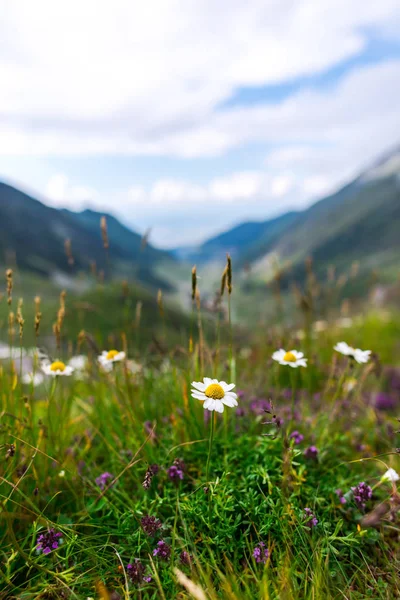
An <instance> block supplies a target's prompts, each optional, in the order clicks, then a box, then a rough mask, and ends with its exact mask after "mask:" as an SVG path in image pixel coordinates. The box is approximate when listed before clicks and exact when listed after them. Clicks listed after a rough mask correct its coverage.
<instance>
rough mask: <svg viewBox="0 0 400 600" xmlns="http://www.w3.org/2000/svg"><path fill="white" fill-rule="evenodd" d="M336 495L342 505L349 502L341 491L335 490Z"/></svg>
mask: <svg viewBox="0 0 400 600" xmlns="http://www.w3.org/2000/svg"><path fill="white" fill-rule="evenodd" d="M335 494H336V495H337V497H338V498H339V502H340V504H346V502H347V500H346V498H345V497H344V494H343V492H342V490H341V489H338V490H335Z"/></svg>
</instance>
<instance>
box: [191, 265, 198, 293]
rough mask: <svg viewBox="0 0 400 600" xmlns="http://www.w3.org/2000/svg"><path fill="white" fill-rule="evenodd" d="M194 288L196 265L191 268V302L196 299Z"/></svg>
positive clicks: (195, 284) (195, 285) (195, 283)
mask: <svg viewBox="0 0 400 600" xmlns="http://www.w3.org/2000/svg"><path fill="white" fill-rule="evenodd" d="M196 287H197V272H196V265H194V267H192V300H194V299H195V297H196Z"/></svg>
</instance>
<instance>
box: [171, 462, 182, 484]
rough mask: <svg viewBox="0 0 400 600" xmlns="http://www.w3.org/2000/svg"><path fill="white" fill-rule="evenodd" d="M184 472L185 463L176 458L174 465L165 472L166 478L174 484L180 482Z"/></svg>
mask: <svg viewBox="0 0 400 600" xmlns="http://www.w3.org/2000/svg"><path fill="white" fill-rule="evenodd" d="M184 472H185V463H184V462H183V460H181V459H180V458H176V459H175V460H174V463H173V464H172V465H171V466H170V467H169V469H168V470H167V474H168V477H169V478H170V479H171V481H173V482H174V483H178V482H179V481H182V479H183V477H184Z"/></svg>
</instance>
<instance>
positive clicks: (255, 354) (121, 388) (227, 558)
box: [0, 287, 400, 600]
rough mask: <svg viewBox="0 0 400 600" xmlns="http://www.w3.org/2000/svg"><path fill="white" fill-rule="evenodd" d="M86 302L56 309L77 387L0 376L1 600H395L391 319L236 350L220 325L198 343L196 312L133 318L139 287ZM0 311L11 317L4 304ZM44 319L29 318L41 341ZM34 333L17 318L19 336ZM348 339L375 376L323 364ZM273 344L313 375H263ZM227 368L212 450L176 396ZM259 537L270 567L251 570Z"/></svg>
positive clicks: (185, 400)
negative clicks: (155, 525) (55, 541)
mask: <svg viewBox="0 0 400 600" xmlns="http://www.w3.org/2000/svg"><path fill="white" fill-rule="evenodd" d="M85 301H86V302H87V303H88V305H89V306H90V307H91V309H90V310H89V309H87V306H86V309H84V308H81V312H80V311H79V308H78V309H76V305H75V304H74V303H75V302H78V301H76V300H70V299H68V297H67V307H66V316H65V320H64V323H63V325H62V348H61V349H60V350H59V351H58V352H57V354H59V355H60V357H61V358H62V359H65V360H67V359H68V356H69V355H71V354H74V353H76V352H78V338H79V340H80V342H81V346H80V348H79V352H81V353H82V352H84V353H85V354H87V356H88V364H87V367H86V369H85V370H84V371H83V372H82V373H81V374H79V376H78V375H77V373H75V374H74V375H73V376H71V377H58V378H56V379H53V378H47V379H46V380H45V382H44V383H43V384H42V385H41V386H38V387H36V388H33V387H32V386H27V385H24V384H23V383H22V378H21V376H20V373H19V368H20V364H19V361H18V360H15V361H14V363H10V362H8V363H7V362H4V363H3V364H2V366H1V370H0V397H1V403H2V406H1V429H0V434H1V442H0V443H1V453H2V461H1V483H0V488H1V492H0V499H1V509H2V519H1V550H0V553H1V567H0V568H1V571H0V582H1V583H0V590H1V592H0V597H1V598H7V599H17V598H18V599H19V600H31V599H32V600H33V599H52V598H68V599H69V598H71V599H72V598H79V599H86V598H102V599H103V600H105V599H108V600H115V599H117V598H121V599H122V598H123V599H127V598H141V599H143V600H144V599H147V598H154V599H155V598H157V599H158V598H164V599H170V598H182V599H183V598H199V599H204V598H207V599H212V600H214V599H217V598H224V599H225V598H226V599H230V600H235V599H237V600H239V599H242V598H245V599H258V598H260V599H280V598H283V599H286V598H287V599H291V598H296V599H310V600H311V599H313V600H318V599H321V600H322V599H323V600H326V599H331V598H332V599H333V598H335V599H336V598H338V599H339V598H350V599H354V600H356V599H357V600H358V599H364V598H373V599H378V598H379V599H380V598H382V599H391V598H396V597H400V585H399V580H398V569H399V559H398V556H399V552H398V551H399V541H398V540H399V532H400V529H399V524H398V515H397V510H398V508H399V506H400V497H399V496H398V494H397V490H396V484H395V483H393V484H392V483H390V482H381V476H382V475H383V474H384V473H385V471H386V470H387V469H388V468H389V467H393V468H394V469H396V470H397V471H400V460H399V454H398V453H397V451H396V444H397V445H398V436H397V435H396V433H395V430H396V427H397V421H396V417H397V416H398V407H399V405H400V392H399V389H398V388H396V387H393V386H396V385H398V378H399V376H398V375H397V379H396V374H393V371H392V370H391V368H392V367H393V366H396V365H398V364H399V358H400V345H399V339H400V336H399V334H400V321H399V317H398V314H396V313H393V314H387V313H385V314H383V315H381V314H366V315H364V316H363V317H362V318H361V320H360V321H355V322H354V323H353V326H352V327H351V328H349V329H345V330H342V329H338V327H337V326H335V325H334V324H333V323H329V324H327V327H326V328H325V329H324V331H322V332H320V333H318V334H316V333H314V334H311V330H309V331H306V333H305V337H304V334H302V335H300V333H301V332H300V333H299V332H298V331H297V330H298V327H291V328H288V327H285V326H284V325H279V326H277V325H273V324H271V325H270V326H269V327H265V328H263V329H260V328H259V327H258V328H254V330H253V331H251V332H249V333H247V334H246V336H242V335H239V334H238V332H237V330H235V331H234V335H233V340H234V341H233V344H232V345H231V343H230V333H231V332H230V330H229V326H228V324H227V323H221V326H220V332H219V333H218V327H217V325H215V330H214V327H213V326H212V323H211V322H208V323H207V324H206V326H205V328H204V329H203V324H202V320H201V312H200V313H199V314H198V315H196V310H195V312H194V315H193V318H190V317H188V318H186V317H184V318H180V317H179V315H178V313H177V312H176V311H174V310H173V309H168V308H167V307H164V312H163V314H160V312H159V311H158V310H157V301H156V299H154V298H150V297H149V296H146V297H141V301H142V302H143V310H142V317H141V320H140V322H139V323H137V321H135V307H136V296H135V295H134V291H132V292H129V294H128V295H127V294H126V293H125V295H124V294H122V292H121V290H120V288H108V287H105V288H103V289H102V290H101V293H99V292H97V293H92V294H91V295H90V297H89V299H88V298H86V300H85ZM225 301H226V300H225ZM79 302H80V300H79ZM146 303H148V307H147V306H146ZM234 303H235V299H234V293H233V295H232V305H233V308H234ZM11 308H12V309H13V310H14V311H15V310H16V308H15V307H14V306H13V305H12V306H11ZM1 310H2V318H3V321H4V322H6V321H7V319H6V316H5V315H7V312H8V310H9V309H8V307H7V304H6V300H5V299H3V301H2V305H1ZM146 310H147V311H148V312H146ZM43 312H45V311H43ZM53 314H55V309H54V312H53ZM146 314H147V315H148V316H147V317H146V316H145V315H146ZM292 321H293V319H292ZM50 322H51V318H50V317H49V316H48V315H46V316H44V317H43V323H42V325H43V327H44V329H43V334H42V336H43V338H44V339H45V340H49V339H50V338H49V337H48V331H49V329H50ZM32 323H33V315H32V314H30V313H29V312H27V313H26V317H25V325H24V336H25V335H27V332H28V331H29V328H31V331H32V327H33V324H32ZM82 329H84V330H85V331H88V332H89V333H90V342H89V343H87V338H83V337H82V336H81V337H79V332H80V331H81V330H82ZM199 331H200V332H201V335H200V334H199ZM296 332H297V333H296ZM296 336H297V337H296ZM154 339H155V340H156V342H154ZM342 339H345V340H346V341H348V342H349V343H351V344H352V345H354V346H357V347H361V348H365V349H366V348H369V349H371V350H372V351H373V353H374V354H373V358H372V359H371V361H370V362H369V363H368V364H367V365H357V364H353V363H351V362H348V359H347V358H345V357H342V356H341V355H339V354H337V353H335V352H334V351H333V345H334V344H335V343H336V342H338V341H341V340H342ZM218 340H219V341H218ZM22 341H24V339H23V340H22ZM40 341H41V339H39V342H40ZM14 343H15V344H18V343H19V340H18V331H16V332H15V335H14ZM29 343H31V340H29ZM110 347H117V348H118V349H121V348H124V349H125V350H126V352H127V356H128V358H129V359H131V358H134V359H135V361H137V362H138V363H140V368H139V369H137V372H135V373H132V372H131V371H130V368H129V363H125V362H119V363H116V364H115V366H114V368H113V370H112V371H110V372H104V371H101V370H100V369H99V366H98V361H97V351H100V350H103V349H107V350H108V349H109V348H110ZM280 347H286V348H290V347H295V348H297V349H300V350H303V351H304V352H305V353H306V356H307V357H308V360H309V365H308V367H307V368H306V369H303V368H299V369H293V370H292V369H290V368H289V367H285V366H281V365H278V364H277V363H275V362H274V361H272V359H271V356H272V353H273V352H274V351H275V350H276V349H277V348H280ZM231 355H232V357H231ZM232 371H233V372H235V373H236V375H235V377H234V381H235V383H236V385H237V388H238V390H240V397H239V409H240V410H236V409H234V408H233V409H230V408H226V410H225V412H224V414H223V415H222V416H219V415H216V416H215V417H214V418H215V422H214V423H215V434H214V439H213V444H212V449H211V453H210V455H209V447H210V444H209V441H210V438H209V436H210V429H211V420H210V415H212V413H209V412H208V411H204V409H203V407H202V403H201V402H199V401H198V400H195V399H193V398H191V396H190V389H191V387H190V384H191V382H192V381H193V380H195V381H199V380H201V379H202V377H203V376H210V377H216V378H218V379H220V380H225V381H227V382H230V380H231V373H232ZM350 378H351V379H352V381H353V383H354V384H355V387H354V388H353V389H352V390H351V391H348V386H346V382H348V380H349V379H350ZM396 381H397V383H396ZM293 389H295V390H296V393H295V395H294V400H295V411H294V414H293V413H292V409H291V407H292V401H293ZM346 390H347V391H346ZM378 392H385V393H386V394H389V395H390V396H391V398H392V400H393V406H392V408H391V410H389V411H388V410H378V409H377V408H376V407H375V404H374V400H375V395H376V393H378ZM270 401H271V402H272V404H273V408H271V413H268V412H265V411H264V409H265V408H266V407H268V405H269V402H270ZM273 415H277V417H278V418H279V419H283V424H282V425H281V426H280V427H279V426H277V419H276V418H273ZM211 418H212V417H211ZM279 419H278V423H279ZM265 421H273V423H271V424H265ZM294 431H298V432H299V433H300V434H301V435H302V436H304V438H303V439H302V440H301V436H300V437H297V439H293V438H292V437H291V434H292V433H293V432H294ZM296 442H298V443H296ZM310 446H316V448H317V449H318V454H317V456H316V457H315V458H313V457H312V456H309V457H307V453H305V451H306V449H307V448H309V447H310ZM208 456H209V457H210V465H209V478H208V479H207V477H206V472H207V461H208ZM152 465H158V472H157V473H156V474H153V472H152V471H151V466H152ZM171 467H174V468H173V469H171ZM149 469H150V470H149ZM104 473H109V474H110V477H109V478H108V479H107V477H104V480H105V487H104V489H102V483H101V480H99V479H98V478H99V477H100V476H101V475H102V474H104ZM173 475H175V476H174V477H173ZM179 475H181V476H182V479H181V478H180V476H179ZM96 479H98V482H96ZM145 480H146V481H147V482H148V483H149V482H150V485H149V486H147V487H148V489H145V487H144V486H143V482H144V481H145ZM362 481H365V482H366V483H367V484H368V485H369V486H371V488H372V490H373V494H372V498H371V499H368V500H367V502H366V506H365V509H362V508H360V507H359V506H357V504H356V502H355V499H354V497H353V495H352V493H351V488H352V487H355V486H357V485H358V484H359V483H360V482H362ZM99 483H100V485H99ZM338 489H341V490H342V492H343V494H345V498H346V503H343V504H342V503H341V502H340V498H339V496H338V494H337V493H336V490H338ZM305 509H310V510H311V511H312V513H313V515H315V518H316V519H317V520H318V523H317V524H316V525H315V526H310V524H309V520H310V517H307V516H306V513H305ZM306 512H307V511H306ZM147 515H150V516H153V517H155V518H156V519H159V521H160V523H161V525H162V526H161V528H159V529H158V530H157V531H156V533H155V535H154V537H151V536H148V535H146V532H145V531H144V528H143V526H142V524H141V519H142V518H143V517H146V516H147ZM50 529H54V530H55V531H57V532H59V533H61V534H62V543H61V544H60V545H59V547H58V548H56V549H53V550H52V551H51V552H50V553H49V554H47V555H46V554H44V553H39V552H38V551H37V544H38V537H39V536H40V535H41V534H46V532H48V531H49V530H50ZM161 540H163V541H164V542H165V543H166V544H167V546H163V545H162V544H161V546H159V545H158V543H159V542H160V541H161ZM261 542H262V543H263V544H265V545H264V546H261V547H260V551H261V552H262V555H261V557H264V558H265V560H263V561H261V562H257V561H256V558H255V557H254V555H253V553H254V549H255V548H256V547H257V545H259V544H260V543H261ZM157 548H159V550H160V549H161V550H160V551H159V552H158V553H156V554H154V551H155V550H156V549H157ZM265 549H268V557H266V556H264V554H263V553H264V551H265ZM163 550H164V554H165V555H166V556H165V559H163ZM183 552H185V553H187V554H184V555H183V556H182V553H183ZM188 556H190V560H187V557H188ZM182 558H184V561H183V562H182ZM135 559H139V560H140V563H141V565H143V572H139V575H140V577H139V575H138V577H139V578H140V582H139V583H138V582H137V581H135V577H134V575H135V573H136V574H137V573H138V568H139V571H140V567H138V564H137V563H135ZM187 563H189V564H187ZM128 564H131V565H134V567H133V568H132V567H130V568H128V567H127V565H128ZM143 575H145V576H146V577H151V581H144V580H143Z"/></svg>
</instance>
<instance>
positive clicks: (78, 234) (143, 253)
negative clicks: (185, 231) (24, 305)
mask: <svg viewBox="0 0 400 600" xmlns="http://www.w3.org/2000/svg"><path fill="white" fill-rule="evenodd" d="M101 216H103V213H96V212H94V211H83V212H81V213H74V212H71V211H68V210H58V209H56V208H52V207H50V206H46V205H45V204H43V203H42V202H40V201H39V200H37V199H35V198H33V197H32V196H30V195H28V194H26V193H24V192H22V191H20V190H18V189H17V188H15V187H13V186H11V185H8V184H6V183H1V182H0V263H2V264H4V265H5V266H9V265H10V264H15V263H16V265H17V266H18V267H19V268H20V269H21V270H23V271H29V272H34V273H36V274H38V275H41V276H45V277H48V278H50V277H54V276H55V275H56V274H59V273H61V274H65V275H73V274H77V273H78V272H80V271H85V272H90V266H91V263H92V262H95V263H96V267H97V269H98V270H100V269H103V270H104V271H105V272H106V275H110V274H111V273H112V274H113V275H120V276H124V277H127V278H134V279H138V280H140V281H141V282H142V283H144V284H147V285H151V286H157V287H162V288H164V289H166V288H168V287H169V283H168V282H166V281H164V280H163V279H162V278H160V277H159V276H157V275H156V273H155V268H156V267H157V266H158V265H159V264H162V263H163V261H164V262H166V263H167V264H168V263H170V262H171V261H173V258H172V257H171V255H170V254H169V253H167V252H163V251H161V250H156V249H155V248H153V247H152V246H151V245H148V244H147V245H146V247H144V248H141V237H140V235H139V234H137V233H135V232H133V231H131V230H130V229H128V228H127V227H125V226H124V225H122V224H121V223H120V222H119V221H118V220H117V219H115V218H114V217H112V216H110V215H107V217H106V218H107V228H108V236H109V241H110V247H109V250H108V256H107V254H106V252H105V250H104V248H103V244H102V238H101V231H100V219H101ZM67 239H69V240H70V241H71V250H72V256H73V259H74V262H73V265H71V264H69V262H68V259H67V256H66V253H65V240H67Z"/></svg>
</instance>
